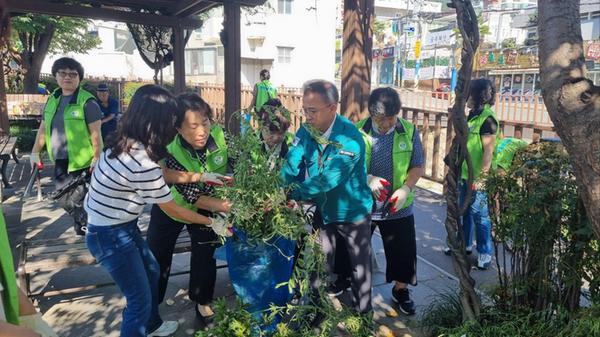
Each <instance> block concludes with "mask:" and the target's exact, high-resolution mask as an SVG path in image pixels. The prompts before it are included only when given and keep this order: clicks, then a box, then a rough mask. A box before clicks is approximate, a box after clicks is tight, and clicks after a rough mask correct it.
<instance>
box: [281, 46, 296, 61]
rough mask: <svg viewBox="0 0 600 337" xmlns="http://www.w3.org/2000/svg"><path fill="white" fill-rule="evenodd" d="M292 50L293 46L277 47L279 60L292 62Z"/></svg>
mask: <svg viewBox="0 0 600 337" xmlns="http://www.w3.org/2000/svg"><path fill="white" fill-rule="evenodd" d="M292 50H294V48H291V47H277V62H278V63H285V64H289V63H292Z"/></svg>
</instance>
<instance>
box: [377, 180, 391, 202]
mask: <svg viewBox="0 0 600 337" xmlns="http://www.w3.org/2000/svg"><path fill="white" fill-rule="evenodd" d="M379 182H380V183H381V185H383V187H385V188H384V189H381V190H380V191H379V198H377V201H380V202H383V201H386V200H387V198H388V194H389V190H390V189H389V187H390V186H391V185H392V184H390V182H389V181H387V180H385V179H379Z"/></svg>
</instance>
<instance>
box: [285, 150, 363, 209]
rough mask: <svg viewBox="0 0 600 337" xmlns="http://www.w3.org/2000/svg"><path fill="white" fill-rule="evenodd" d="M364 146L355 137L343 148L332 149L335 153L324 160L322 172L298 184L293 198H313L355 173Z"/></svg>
mask: <svg viewBox="0 0 600 337" xmlns="http://www.w3.org/2000/svg"><path fill="white" fill-rule="evenodd" d="M329 146H332V145H329ZM363 146H364V145H362V146H361V144H360V143H359V142H358V141H356V140H354V139H347V140H346V141H344V144H342V148H341V149H330V151H333V153H331V154H330V155H329V157H328V158H326V160H324V162H323V168H322V169H321V170H320V173H319V174H318V175H317V176H313V177H309V178H308V179H306V180H305V181H304V182H302V183H301V184H300V185H298V187H297V188H296V189H294V191H293V192H292V198H293V199H296V200H309V199H313V198H315V197H316V196H318V195H319V194H322V193H326V192H329V191H330V190H332V189H334V188H336V187H337V186H338V185H340V184H342V183H344V182H345V181H346V180H347V179H348V178H349V177H350V176H351V175H352V174H353V173H354V169H355V166H356V165H358V163H360V161H361V159H362V156H363V154H364V150H363Z"/></svg>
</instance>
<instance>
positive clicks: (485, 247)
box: [444, 78, 498, 270]
mask: <svg viewBox="0 0 600 337" xmlns="http://www.w3.org/2000/svg"><path fill="white" fill-rule="evenodd" d="M495 97H496V89H495V88H494V85H493V84H492V82H491V81H490V80H488V79H484V78H482V79H476V80H473V81H471V89H470V92H469V98H468V100H467V107H468V108H469V109H470V111H469V115H468V116H467V124H468V127H469V135H468V138H467V150H468V151H469V155H470V156H471V161H472V163H473V184H472V185H471V186H468V184H467V179H468V177H469V172H468V168H467V163H466V162H463V164H462V169H461V177H460V178H461V181H460V183H459V189H460V195H459V202H460V203H461V204H462V203H463V202H464V199H465V196H466V194H467V189H471V190H472V191H473V198H472V200H471V204H470V205H469V207H468V208H467V211H466V212H465V214H464V215H463V218H462V221H463V230H464V233H463V234H464V238H465V246H466V249H467V252H469V251H470V247H471V244H472V233H473V229H474V230H475V237H476V239H477V252H478V253H479V256H478V257H477V268H479V269H484V270H485V269H488V268H489V266H490V263H491V262H492V251H493V246H492V223H491V220H490V216H489V210H488V201H487V194H486V192H485V190H484V189H483V178H484V177H485V175H486V174H487V173H488V171H489V170H490V168H491V167H492V160H493V157H494V149H495V146H496V141H497V139H498V119H497V118H496V114H495V113H494V111H493V110H492V106H493V105H494V100H495ZM444 253H446V254H447V255H449V254H450V253H451V250H450V248H449V247H446V249H445V250H444Z"/></svg>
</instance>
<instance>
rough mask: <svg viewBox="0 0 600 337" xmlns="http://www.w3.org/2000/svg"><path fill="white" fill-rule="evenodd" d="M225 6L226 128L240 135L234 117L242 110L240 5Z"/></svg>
mask: <svg viewBox="0 0 600 337" xmlns="http://www.w3.org/2000/svg"><path fill="white" fill-rule="evenodd" d="M223 6H224V11H223V14H224V15H223V16H224V17H223V31H221V42H222V43H223V47H224V48H225V128H226V129H227V131H229V133H231V134H239V132H240V121H239V119H237V120H236V119H234V118H232V116H233V115H234V113H235V112H236V111H239V110H240V109H241V95H240V90H241V87H242V84H241V83H242V79H241V72H242V69H241V51H240V39H241V37H240V3H239V2H235V1H225V2H224V3H223Z"/></svg>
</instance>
